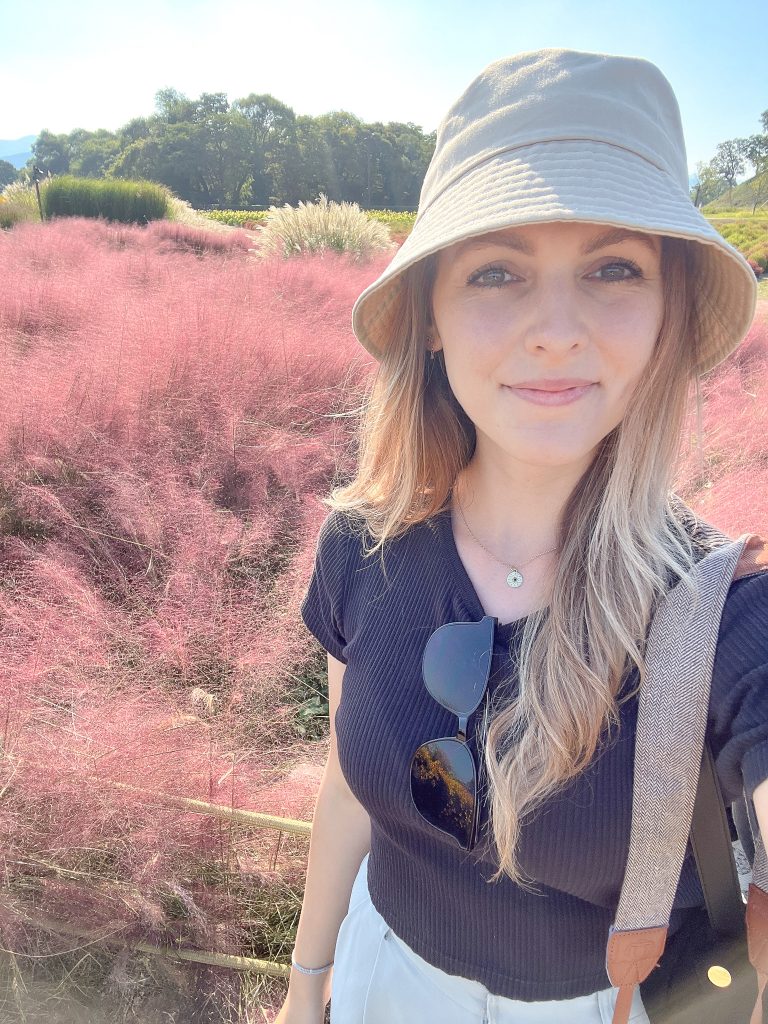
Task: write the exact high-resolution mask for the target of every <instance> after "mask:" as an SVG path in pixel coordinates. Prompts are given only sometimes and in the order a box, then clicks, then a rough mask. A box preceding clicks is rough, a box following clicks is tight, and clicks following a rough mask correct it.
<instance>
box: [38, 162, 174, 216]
mask: <svg viewBox="0 0 768 1024" xmlns="http://www.w3.org/2000/svg"><path fill="white" fill-rule="evenodd" d="M167 213H168V191H167V189H165V188H164V187H163V186H162V185H156V184H155V183H154V182H152V181H123V180H121V179H119V178H76V177H74V176H73V175H69V174H65V175H61V176H60V177H57V178H52V179H51V181H50V182H49V183H48V187H47V188H46V189H45V192H44V194H43V215H44V217H45V219H46V220H48V219H49V218H51V217H104V218H105V219H106V220H110V221H119V222H121V223H123V224H146V223H148V222H149V221H151V220H161V219H162V218H164V217H165V216H166V214H167Z"/></svg>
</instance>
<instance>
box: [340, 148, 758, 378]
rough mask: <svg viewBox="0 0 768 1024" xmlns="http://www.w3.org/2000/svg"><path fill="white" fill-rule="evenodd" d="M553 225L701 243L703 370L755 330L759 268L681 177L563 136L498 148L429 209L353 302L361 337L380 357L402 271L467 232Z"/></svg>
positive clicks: (393, 317)
mask: <svg viewBox="0 0 768 1024" xmlns="http://www.w3.org/2000/svg"><path fill="white" fill-rule="evenodd" d="M548 221H587V222H597V223H601V224H602V223H604V224H613V225H617V226H621V227H628V228H631V229H634V230H637V231H648V232H653V233H655V234H662V235H670V236H673V237H677V238H685V239H688V240H690V241H692V242H696V243H698V244H699V245H700V247H701V249H700V251H699V257H700V259H699V260H698V261H697V262H698V263H699V265H700V266H699V273H698V286H699V288H698V290H699V293H700V296H701V303H700V316H701V318H702V321H703V322H702V328H703V331H702V342H703V350H702V352H701V358H700V360H699V365H698V370H699V372H700V373H704V372H706V371H707V370H710V369H712V367H713V366H716V365H717V364H718V363H720V362H721V361H722V360H723V359H725V358H726V357H727V356H728V355H729V354H730V353H731V352H732V351H733V350H734V349H735V348H736V347H737V346H738V345H739V343H740V342H741V340H742V339H743V337H744V336H745V334H746V333H747V331H748V330H749V328H750V326H751V324H752V320H753V318H754V315H755V306H756V302H757V282H756V279H755V275H754V272H753V271H752V269H751V268H750V266H749V264H748V263H747V261H746V260H745V259H744V257H743V256H742V255H741V253H739V252H738V251H737V250H736V249H734V248H733V246H731V245H729V244H728V242H726V240H725V239H724V238H723V237H722V235H720V234H719V233H718V232H717V231H716V230H715V229H714V228H713V227H712V225H711V224H710V223H709V221H708V220H707V219H706V218H705V217H704V216H703V215H702V214H701V213H700V212H699V211H698V210H697V209H696V207H695V206H694V205H693V203H692V202H691V199H690V197H689V196H688V195H687V194H686V193H685V192H684V191H683V190H682V189H681V187H680V185H679V184H678V183H677V182H676V181H675V180H674V178H672V177H671V176H670V175H669V174H668V173H667V172H665V171H663V170H661V169H660V168H659V167H657V166H655V165H654V164H652V163H651V162H650V161H648V160H646V159H645V158H643V157H640V156H638V155H637V154H635V153H632V152H630V151H629V150H626V149H622V148H620V147H618V146H613V145H610V144H608V143H601V142H596V141H594V140H591V139H568V140H565V139H559V140H555V141H553V142H539V143H535V144H533V145H530V146H525V147H521V148H517V149H511V150H506V151H502V152H500V153H497V154H495V155H494V156H492V157H490V158H489V159H487V160H485V161H483V162H482V163H481V164H479V165H478V166H476V167H474V168H473V169H472V170H471V171H468V172H465V173H464V174H463V175H462V176H461V177H459V178H458V180H456V181H454V182H450V183H449V184H448V185H447V186H446V187H445V188H443V190H442V191H441V192H440V193H439V194H438V195H437V196H435V197H433V198H432V199H431V201H430V203H429V205H428V206H427V207H426V208H424V209H420V211H419V213H418V215H417V218H416V222H415V224H414V226H413V229H412V231H411V233H410V235H409V236H408V237H407V238H406V240H405V242H404V243H403V244H402V246H401V247H400V249H399V250H398V251H397V253H396V254H395V256H394V257H393V259H392V261H391V262H390V264H389V265H388V266H387V268H386V269H385V270H384V272H383V273H382V274H381V275H380V276H379V277H378V279H377V280H376V281H374V282H373V283H372V284H371V285H369V286H368V287H367V288H366V289H365V290H364V291H363V292H362V293H361V294H360V296H359V297H358V299H357V301H356V302H355V304H354V307H353V309H352V327H353V330H354V332H355V334H356V336H357V338H358V340H359V341H360V343H361V344H362V345H363V347H364V348H366V349H367V350H368V352H370V353H371V355H373V356H375V357H376V358H377V359H380V358H381V356H382V354H383V352H384V350H385V349H386V346H387V343H388V338H389V337H390V336H391V331H392V329H393V327H394V323H395V321H396V318H397V315H398V311H399V305H398V304H399V301H400V299H401V297H402V293H403V278H402V274H403V271H405V270H406V269H407V268H408V267H410V266H413V264H415V263H417V262H418V261H419V260H422V259H424V258H425V257H426V256H429V255H431V254H432V253H436V252H438V251H440V250H441V249H444V248H446V247H447V246H450V245H453V244H454V243H455V242H458V241H461V240H463V239H465V238H470V237H473V236H477V235H483V234H486V233H488V232H490V231H499V230H501V229H502V228H506V227H513V226H515V225H521V226H522V225H528V224H535V223H544V222H548Z"/></svg>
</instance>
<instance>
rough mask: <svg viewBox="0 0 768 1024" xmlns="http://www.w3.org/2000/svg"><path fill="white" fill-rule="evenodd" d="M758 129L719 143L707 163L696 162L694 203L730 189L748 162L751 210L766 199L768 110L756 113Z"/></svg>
mask: <svg viewBox="0 0 768 1024" xmlns="http://www.w3.org/2000/svg"><path fill="white" fill-rule="evenodd" d="M760 121H761V124H762V127H763V130H762V132H760V133H758V134H756V135H750V136H748V137H747V138H741V139H728V141H727V142H721V143H720V144H719V146H718V147H717V150H716V151H715V155H714V157H713V158H712V159H711V160H710V161H708V162H700V163H698V164H696V173H697V175H698V179H699V180H698V184H696V185H694V187H693V188H692V190H691V198H692V199H693V201H694V203H695V205H696V206H706V204H707V203H711V202H712V201H713V200H714V199H719V198H720V196H722V195H724V193H726V192H730V191H731V190H732V189H733V187H734V185H735V184H736V179H737V178H739V177H741V175H742V174H744V172H745V170H746V165H747V164H751V165H752V168H753V170H754V176H753V177H752V179H751V182H750V199H751V201H752V212H753V213H754V212H755V210H756V209H757V207H758V206H761V205H762V204H763V203H765V202H768V173H766V172H768V110H764V111H763V112H762V114H761V115H760Z"/></svg>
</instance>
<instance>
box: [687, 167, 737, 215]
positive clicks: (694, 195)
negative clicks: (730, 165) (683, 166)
mask: <svg viewBox="0 0 768 1024" xmlns="http://www.w3.org/2000/svg"><path fill="white" fill-rule="evenodd" d="M696 176H697V178H698V182H697V184H696V185H694V186H693V188H692V189H691V199H692V200H693V205H694V206H706V205H707V203H711V202H713V201H714V200H715V199H718V198H719V197H720V196H721V195H722V194H723V192H725V191H726V190H727V188H728V182H727V181H726V180H725V179H724V178H723V177H722V176H721V175H720V173H719V171H718V170H717V168H716V167H715V166H714V161H710V162H709V163H705V162H704V161H702V160H700V161H699V162H698V163H697V164H696Z"/></svg>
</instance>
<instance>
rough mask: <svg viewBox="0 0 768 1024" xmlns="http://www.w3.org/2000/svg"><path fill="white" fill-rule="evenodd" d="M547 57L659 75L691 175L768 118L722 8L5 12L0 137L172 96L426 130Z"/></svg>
mask: <svg viewBox="0 0 768 1024" xmlns="http://www.w3.org/2000/svg"><path fill="white" fill-rule="evenodd" d="M549 46H563V47H570V48H573V49H577V50H592V51H598V52H607V53H621V54H626V55H629V56H639V57H646V58H647V59H649V60H651V61H653V62H654V63H655V64H657V65H658V66H659V67H660V68H661V70H662V71H663V72H664V74H665V75H666V76H667V78H668V79H669V80H670V82H671V83H672V87H673V89H674V90H675V93H676V95H677V98H678V102H679V103H680V108H681V112H682V118H683V126H684V129H685V136H686V143H687V149H688V166H689V169H690V170H691V171H693V170H694V169H695V166H696V162H697V161H698V160H709V159H710V158H711V157H712V156H713V155H714V152H715V147H716V146H717V143H718V142H722V141H724V140H725V139H730V138H735V137H738V136H744V135H752V134H754V133H756V132H758V131H760V120H759V118H760V114H761V113H762V111H764V110H766V109H768V61H766V59H765V30H764V26H763V24H762V21H761V19H760V16H759V15H758V14H757V8H755V9H754V10H752V9H751V8H750V9H749V10H747V9H744V8H742V9H737V8H736V7H735V6H734V5H729V4H727V3H722V2H720V0H718V2H714V0H698V2H693V0H642V2H636V0H630V2H626V3H617V2H616V0H612V2H608V0H582V2H574V0H480V2H473V0H422V2H419V0H374V2H366V0H288V2H283V3H280V2H276V0H270V2H269V3H264V2H261V0H215V2H214V0H131V2H130V3H128V4H125V3H119V4H117V3H116V4H112V5H110V4H109V0H99V2H98V3H97V2H95V0H74V2H73V3H66V2H61V0H35V3H34V4H33V5H32V6H29V5H25V4H21V3H19V2H18V0H0V95H1V96H2V97H3V104H2V109H0V139H15V138H19V137H21V136H24V135H34V134H37V132H39V131H40V130H41V129H43V128H48V129H49V130H50V131H53V132H69V131H71V130H72V129H73V128H86V129H89V130H93V129H96V128H108V129H111V130H114V129H116V128H118V127H119V126H120V125H121V124H124V123H125V122H126V121H128V120H130V119H131V118H132V117H138V116H141V115H148V114H151V113H152V112H153V110H154V95H155V93H156V92H157V90H158V89H161V88H166V87H172V88H175V89H178V90H179V91H180V92H183V93H185V94H186V95H187V96H190V97H196V96H198V95H199V94H200V93H201V92H225V93H226V94H227V96H228V97H229V100H230V102H231V101H232V100H234V99H237V98H239V97H241V96H245V95H247V94H248V93H250V92H256V93H261V92H267V93H272V95H273V96H276V97H277V98H278V99H280V100H282V101H283V102H285V103H288V104H289V105H290V106H292V107H293V109H294V110H295V111H296V113H297V114H321V113H325V112H327V111H329V110H348V111H351V112H352V113H354V114H356V115H357V116H358V117H360V118H362V119H363V120H366V121H374V120H377V121H378V120H380V121H413V122H414V123H416V124H419V125H421V126H422V127H423V128H424V129H425V131H431V130H433V129H434V128H436V127H437V124H438V122H439V121H440V119H441V117H442V116H443V114H444V113H445V111H446V110H447V108H448V106H449V105H450V104H451V103H452V102H453V100H454V99H455V98H456V97H458V96H459V95H460V93H461V92H462V91H463V90H464V88H465V87H466V86H467V85H468V84H469V82H470V81H471V80H472V79H473V78H474V77H475V75H476V74H477V73H478V72H479V71H481V70H482V68H484V67H485V66H486V65H487V64H489V63H490V62H491V61H493V60H496V59H498V58H499V57H503V56H506V55H508V54H512V53H516V52H520V51H524V50H535V49H539V48H541V47H549Z"/></svg>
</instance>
